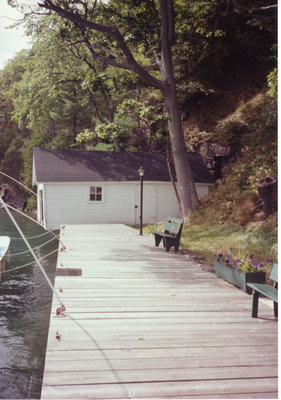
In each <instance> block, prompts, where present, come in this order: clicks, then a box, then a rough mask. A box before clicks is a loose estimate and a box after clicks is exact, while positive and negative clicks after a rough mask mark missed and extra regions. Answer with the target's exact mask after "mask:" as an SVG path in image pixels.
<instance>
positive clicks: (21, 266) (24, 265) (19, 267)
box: [0, 249, 58, 274]
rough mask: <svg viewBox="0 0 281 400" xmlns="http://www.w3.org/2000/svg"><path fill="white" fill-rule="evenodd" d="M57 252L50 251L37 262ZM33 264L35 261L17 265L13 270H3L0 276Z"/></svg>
mask: <svg viewBox="0 0 281 400" xmlns="http://www.w3.org/2000/svg"><path fill="white" fill-rule="evenodd" d="M57 251H58V249H56V250H53V251H51V252H50V253H48V254H46V255H45V256H43V257H40V258H39V260H44V259H45V258H47V257H49V256H51V255H52V254H54V253H56V252H57ZM34 263H35V261H34V260H33V261H30V262H29V263H27V264H23V265H19V266H18V267H14V268H11V269H6V270H4V271H0V274H5V273H7V272H12V271H16V270H18V269H21V268H25V267H27V266H28V265H32V264H34Z"/></svg>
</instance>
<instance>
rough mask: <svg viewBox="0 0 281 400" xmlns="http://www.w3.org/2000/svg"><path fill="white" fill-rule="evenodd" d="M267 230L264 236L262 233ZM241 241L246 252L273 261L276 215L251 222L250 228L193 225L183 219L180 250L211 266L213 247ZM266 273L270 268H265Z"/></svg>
mask: <svg viewBox="0 0 281 400" xmlns="http://www.w3.org/2000/svg"><path fill="white" fill-rule="evenodd" d="M264 232H268V235H264ZM242 242H244V243H246V244H247V249H248V252H249V254H252V253H253V254H254V255H255V258H256V259H257V260H265V261H266V260H267V259H273V260H274V261H276V260H277V254H278V253H277V216H276V215H273V216H272V217H270V218H268V219H267V220H266V221H262V222H259V223H252V224H251V229H249V227H247V228H246V229H245V228H243V227H241V226H238V225H233V224H228V223H224V224H218V223H215V222H213V223H209V222H206V221H205V222H203V223H202V224H196V223H194V222H192V221H190V220H187V221H186V223H185V225H184V228H183V232H182V236H181V246H180V247H181V249H182V250H186V251H187V252H189V253H191V254H193V255H194V256H195V257H196V258H198V259H200V260H202V261H205V262H207V263H208V264H211V265H213V264H214V261H215V257H214V252H215V251H216V249H225V248H233V247H235V248H239V245H240V244H241V243H242ZM267 273H268V274H269V273H270V270H269V269H268V270H267Z"/></svg>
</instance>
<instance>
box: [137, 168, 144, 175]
mask: <svg viewBox="0 0 281 400" xmlns="http://www.w3.org/2000/svg"><path fill="white" fill-rule="evenodd" d="M138 173H139V176H144V169H143V167H140V168H139V169H138Z"/></svg>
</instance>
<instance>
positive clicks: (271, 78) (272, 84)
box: [267, 68, 278, 97]
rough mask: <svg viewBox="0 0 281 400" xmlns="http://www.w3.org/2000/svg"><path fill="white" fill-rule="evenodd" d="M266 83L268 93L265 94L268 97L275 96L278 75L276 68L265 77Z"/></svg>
mask: <svg viewBox="0 0 281 400" xmlns="http://www.w3.org/2000/svg"><path fill="white" fill-rule="evenodd" d="M267 83H268V86H269V91H268V92H267V93H268V95H269V96H270V97H275V96H277V89H278V74H277V68H274V69H273V71H271V72H270V73H269V74H268V76H267Z"/></svg>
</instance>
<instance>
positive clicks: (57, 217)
mask: <svg viewBox="0 0 281 400" xmlns="http://www.w3.org/2000/svg"><path fill="white" fill-rule="evenodd" d="M0 174H2V175H4V176H6V177H7V178H9V179H11V180H12V181H14V182H16V183H18V184H19V185H21V186H23V187H24V188H25V189H26V190H28V191H29V192H30V193H32V194H34V195H35V196H36V198H38V195H37V193H35V192H34V191H33V190H31V189H29V187H27V186H26V185H24V184H23V183H21V182H20V181H18V180H17V179H15V178H13V177H12V176H10V175H8V174H5V173H4V172H2V171H0ZM6 205H7V206H8V204H6ZM8 207H10V208H11V209H12V210H14V211H17V212H19V213H20V214H22V215H24V216H25V217H27V218H29V219H31V220H32V221H34V222H36V223H37V224H38V225H39V226H41V227H42V228H44V229H46V230H48V231H49V232H50V233H51V231H50V230H49V229H47V228H45V227H43V226H42V225H41V224H40V223H39V222H37V221H35V220H34V219H33V218H30V217H29V216H28V215H26V214H24V213H21V212H20V211H19V210H16V209H15V208H13V207H11V206H8ZM51 211H52V210H51ZM52 212H53V211H52ZM53 214H54V215H55V217H56V219H57V220H58V221H60V225H61V224H62V220H61V218H60V217H59V216H58V215H57V214H56V213H55V212H53ZM57 229H59V228H57ZM62 245H63V246H64V244H63V243H62Z"/></svg>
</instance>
